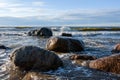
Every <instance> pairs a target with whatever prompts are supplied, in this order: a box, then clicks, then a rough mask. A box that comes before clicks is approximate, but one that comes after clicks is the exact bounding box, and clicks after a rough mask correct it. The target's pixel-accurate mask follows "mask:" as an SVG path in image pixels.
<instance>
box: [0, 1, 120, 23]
mask: <svg viewBox="0 0 120 80" xmlns="http://www.w3.org/2000/svg"><path fill="white" fill-rule="evenodd" d="M46 5H47V4H46V2H43V1H39V0H29V1H27V2H25V1H24V0H0V21H1V22H0V24H1V25H4V24H5V25H10V24H12V25H27V24H30V25H46V24H47V25H57V24H58V25H63V24H106V23H108V24H109V23H113V24H114V23H115V24H116V23H119V22H120V16H119V15H120V9H116V10H115V9H110V10H107V9H99V10H95V9H94V10H93V9H92V10H91V9H71V10H70V9H68V10H57V9H50V8H49V6H46Z"/></svg>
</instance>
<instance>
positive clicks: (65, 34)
mask: <svg viewBox="0 0 120 80" xmlns="http://www.w3.org/2000/svg"><path fill="white" fill-rule="evenodd" d="M61 36H66V37H72V34H70V33H62V34H61Z"/></svg>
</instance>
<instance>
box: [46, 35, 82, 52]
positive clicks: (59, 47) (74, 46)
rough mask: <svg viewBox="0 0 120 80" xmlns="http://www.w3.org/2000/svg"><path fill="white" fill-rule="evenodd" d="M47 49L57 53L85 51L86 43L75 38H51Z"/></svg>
mask: <svg viewBox="0 0 120 80" xmlns="http://www.w3.org/2000/svg"><path fill="white" fill-rule="evenodd" d="M46 48H47V49H48V50H51V51H56V52H77V51H83V50H84V43H83V41H79V40H77V39H73V38H63V37H51V38H50V39H49V40H48V41H47V45H46Z"/></svg>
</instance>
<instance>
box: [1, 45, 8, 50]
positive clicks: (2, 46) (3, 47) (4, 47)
mask: <svg viewBox="0 0 120 80" xmlns="http://www.w3.org/2000/svg"><path fill="white" fill-rule="evenodd" d="M0 49H10V48H9V47H6V46H4V45H0Z"/></svg>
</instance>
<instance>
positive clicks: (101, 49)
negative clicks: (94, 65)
mask: <svg viewBox="0 0 120 80" xmlns="http://www.w3.org/2000/svg"><path fill="white" fill-rule="evenodd" d="M33 29H36V28H0V44H3V45H5V46H7V47H10V48H12V49H7V50H3V49H0V80H1V79H2V80H7V79H8V77H9V74H8V73H7V72H6V69H5V63H6V62H8V61H9V57H8V56H9V55H10V52H11V51H12V50H13V49H14V48H17V47H20V46H24V45H34V46H39V47H41V48H45V44H46V41H47V38H40V37H32V36H27V32H28V31H30V30H33ZM56 29H58V30H55V31H53V34H54V36H59V35H60V33H61V32H67V33H71V34H72V35H73V38H76V39H79V40H83V41H84V43H85V51H84V52H83V53H85V54H90V55H94V56H96V57H103V56H108V55H111V50H112V49H113V46H114V45H115V44H117V43H120V31H72V30H70V29H68V30H63V29H61V27H58V28H56ZM72 54H73V53H70V54H61V55H59V56H60V57H61V59H62V60H63V61H64V64H65V66H66V67H65V68H64V69H58V70H57V71H56V72H48V73H49V74H53V75H57V76H59V75H61V76H59V78H61V77H62V75H64V76H66V77H69V76H70V75H71V76H75V75H77V74H72V73H71V74H68V75H67V74H66V73H67V72H68V73H69V72H72V71H79V72H78V73H80V72H81V73H80V74H81V75H84V76H85V77H89V76H91V74H93V73H92V72H91V71H89V70H88V69H85V68H83V67H79V66H75V65H72V64H70V63H71V62H69V61H68V60H67V58H68V56H70V55H72ZM73 63H74V62H73ZM77 77H78V76H77ZM77 77H76V78H77Z"/></svg>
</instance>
